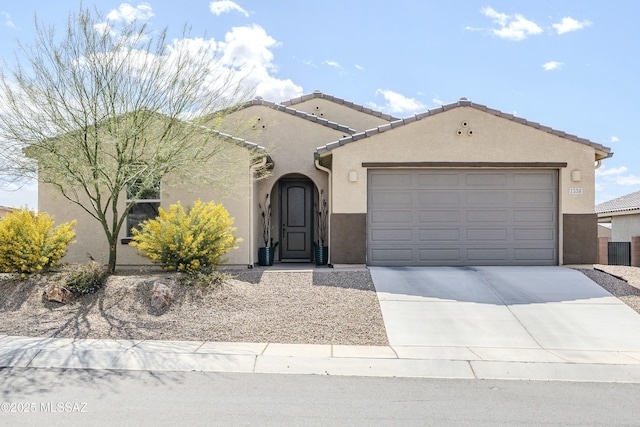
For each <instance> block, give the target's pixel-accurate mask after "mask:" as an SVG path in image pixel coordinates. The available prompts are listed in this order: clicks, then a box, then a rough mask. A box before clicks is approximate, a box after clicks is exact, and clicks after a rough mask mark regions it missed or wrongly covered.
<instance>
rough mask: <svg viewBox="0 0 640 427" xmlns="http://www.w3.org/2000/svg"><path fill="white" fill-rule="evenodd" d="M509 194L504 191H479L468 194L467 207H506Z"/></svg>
mask: <svg viewBox="0 0 640 427" xmlns="http://www.w3.org/2000/svg"><path fill="white" fill-rule="evenodd" d="M508 196H509V195H508V194H507V193H505V192H504V191H477V192H472V193H467V197H466V201H467V206H496V205H498V206H504V205H505V203H507V199H508Z"/></svg>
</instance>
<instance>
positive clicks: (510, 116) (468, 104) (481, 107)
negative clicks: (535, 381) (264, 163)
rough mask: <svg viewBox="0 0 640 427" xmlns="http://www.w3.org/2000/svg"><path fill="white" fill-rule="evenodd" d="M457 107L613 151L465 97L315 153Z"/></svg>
mask: <svg viewBox="0 0 640 427" xmlns="http://www.w3.org/2000/svg"><path fill="white" fill-rule="evenodd" d="M458 107H471V108H475V109H477V110H480V111H484V112H486V113H489V114H493V115H494V116H497V117H502V118H504V119H508V120H511V121H514V122H516V123H520V124H523V125H526V126H531V127H533V128H535V129H539V130H541V131H543V132H548V133H550V134H552V135H556V136H559V137H561V138H566V139H570V140H572V141H576V142H579V143H581V144H586V145H589V146H591V147H593V148H595V149H596V150H600V151H602V152H604V153H606V154H607V156H606V157H611V156H612V155H613V153H612V152H611V149H610V148H609V147H605V146H604V145H602V144H598V143H596V142H593V141H590V140H588V139H584V138H580V137H578V136H576V135H572V134H568V133H566V132H563V131H560V130H556V129H552V128H550V127H548V126H543V125H541V124H540V123H536V122H531V121H529V120H526V119H524V118H521V117H516V116H514V115H513V114H509V113H504V112H502V111H499V110H495V109H493V108H489V107H487V106H486V105H482V104H476V103H474V102H471V101H469V100H468V99H466V98H460V100H459V101H457V102H452V103H450V104H445V105H441V106H440V107H437V108H433V109H431V110H428V111H426V112H424V113H419V114H416V115H415V116H410V117H407V118H404V119H399V120H394V121H392V122H391V123H386V124H384V125H381V126H378V127H377V128H373V129H369V130H366V131H364V132H358V133H356V134H353V135H351V136H347V137H345V138H341V139H339V140H338V141H334V142H330V143H329V144H327V145H324V146H322V147H318V148H317V149H316V155H321V154H323V153H327V152H329V151H331V150H333V149H334V148H337V147H340V146H342V145H345V144H349V143H350V142H354V141H358V140H360V139H363V138H368V137H370V136H372V135H375V134H378V133H382V132H386V131H388V130H390V129H395V128H397V127H399V126H404V125H406V124H409V123H412V122H415V121H418V120H422V119H424V118H426V117H429V116H434V115H436V114H439V113H443V112H445V111H449V110H452V109H454V108H458Z"/></svg>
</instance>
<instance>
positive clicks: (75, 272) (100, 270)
mask: <svg viewBox="0 0 640 427" xmlns="http://www.w3.org/2000/svg"><path fill="white" fill-rule="evenodd" d="M65 270H66V271H65V272H64V273H63V280H62V283H61V286H62V287H64V288H66V289H68V290H70V291H71V292H73V293H74V294H80V295H82V294H92V293H94V292H96V291H97V290H99V289H100V288H102V287H103V286H104V283H105V282H106V280H107V276H108V273H107V266H105V265H102V264H100V263H98V262H95V261H89V262H88V263H86V264H78V265H74V266H69V267H68V268H67V269H65Z"/></svg>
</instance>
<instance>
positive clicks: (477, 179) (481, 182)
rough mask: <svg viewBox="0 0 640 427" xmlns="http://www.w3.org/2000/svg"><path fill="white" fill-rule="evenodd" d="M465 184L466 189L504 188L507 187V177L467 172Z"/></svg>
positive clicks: (497, 174) (496, 174)
mask: <svg viewBox="0 0 640 427" xmlns="http://www.w3.org/2000/svg"><path fill="white" fill-rule="evenodd" d="M465 184H466V187H468V188H475V187H492V188H504V187H506V185H507V175H506V174H505V173H476V172H468V173H466V174H465Z"/></svg>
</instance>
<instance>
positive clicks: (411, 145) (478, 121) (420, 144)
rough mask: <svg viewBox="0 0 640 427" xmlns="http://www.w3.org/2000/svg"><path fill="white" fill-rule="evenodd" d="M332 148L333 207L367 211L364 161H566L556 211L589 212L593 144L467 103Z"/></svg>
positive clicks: (339, 210) (592, 189)
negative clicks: (352, 176)
mask: <svg viewBox="0 0 640 427" xmlns="http://www.w3.org/2000/svg"><path fill="white" fill-rule="evenodd" d="M463 122H464V123H466V124H467V126H466V127H464V126H463V125H462V123H463ZM458 130H462V135H458V134H457V131H458ZM469 130H472V131H473V135H472V136H469V135H468V131H469ZM331 154H332V156H333V189H334V190H333V212H334V213H364V212H366V210H367V170H366V168H363V167H362V163H363V162H566V163H567V167H566V168H562V169H561V170H560V174H559V178H560V191H559V205H560V213H561V214H563V213H593V212H594V200H595V184H594V159H595V152H594V149H593V148H592V147H589V146H587V145H585V144H581V143H578V142H574V141H570V140H568V139H565V138H560V137H558V136H555V135H551V134H549V133H546V132H542V131H540V130H537V129H535V128H533V127H530V126H526V125H522V124H519V123H516V122H514V121H511V120H508V119H504V118H500V117H496V116H493V115H491V114H488V113H484V112H482V111H479V110H477V109H474V108H470V107H460V108H456V109H453V110H450V111H447V112H444V113H440V114H437V115H434V116H431V117H427V118H425V119H422V120H419V121H415V122H413V123H409V124H406V125H404V126H401V127H399V128H396V129H394V130H390V131H386V132H383V133H380V134H376V135H373V136H371V137H369V138H365V139H362V140H359V141H355V142H351V143H348V144H346V145H344V146H342V147H339V148H337V149H334V150H333V151H331ZM574 170H579V171H580V181H579V182H572V181H571V172H572V171H574ZM350 171H356V172H357V175H358V180H357V182H349V180H348V175H349V172H350ZM569 188H581V189H582V194H580V195H570V194H569Z"/></svg>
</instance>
